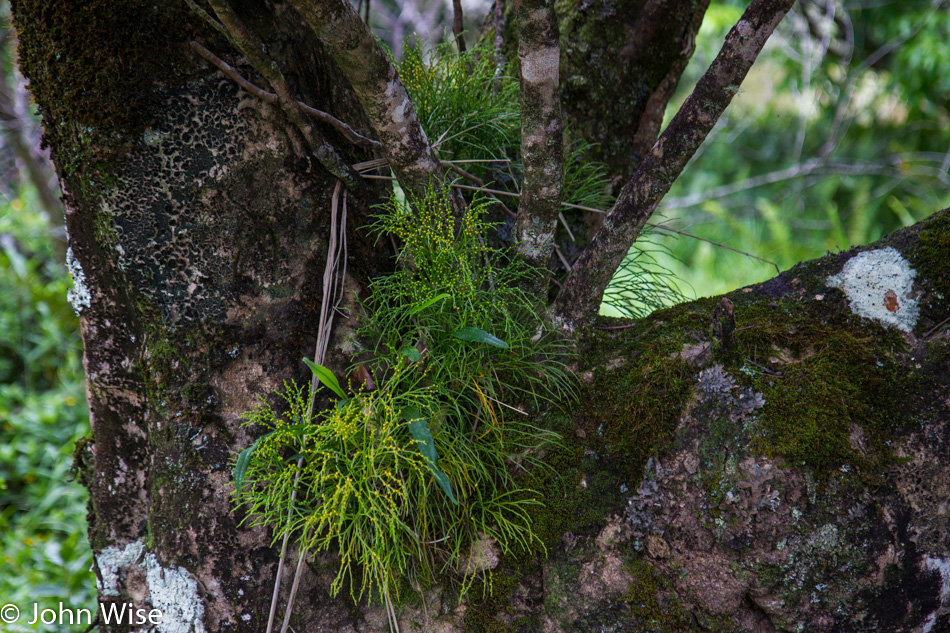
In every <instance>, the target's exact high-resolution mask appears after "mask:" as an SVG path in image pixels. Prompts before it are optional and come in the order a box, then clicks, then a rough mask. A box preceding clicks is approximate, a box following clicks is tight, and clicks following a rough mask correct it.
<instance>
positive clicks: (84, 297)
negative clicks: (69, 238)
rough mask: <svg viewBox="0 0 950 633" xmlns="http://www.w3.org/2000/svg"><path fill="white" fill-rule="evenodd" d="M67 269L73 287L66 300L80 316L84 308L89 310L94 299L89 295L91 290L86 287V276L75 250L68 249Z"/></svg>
mask: <svg viewBox="0 0 950 633" xmlns="http://www.w3.org/2000/svg"><path fill="white" fill-rule="evenodd" d="M66 269H67V270H68V271H69V275H70V276H71V277H72V278H73V287H72V288H70V289H69V290H67V291H66V299H67V300H68V301H69V305H71V306H72V307H73V310H74V311H75V312H76V314H77V315H78V314H79V313H80V312H82V311H83V308H88V307H89V306H90V305H91V303H92V297H91V296H90V294H89V288H88V287H87V286H86V274H85V273H84V272H83V271H82V266H80V265H79V260H78V259H76V256H75V255H73V248H72V246H70V247H69V248H67V249H66Z"/></svg>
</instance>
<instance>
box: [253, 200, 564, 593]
mask: <svg viewBox="0 0 950 633" xmlns="http://www.w3.org/2000/svg"><path fill="white" fill-rule="evenodd" d="M484 214H485V206H484V205H481V204H474V205H471V206H469V208H468V210H467V212H466V213H465V215H464V216H463V217H462V218H459V219H458V220H456V219H455V218H454V217H453V215H452V210H451V206H450V205H449V203H448V199H447V197H446V195H445V192H444V191H430V192H429V194H428V195H427V196H426V198H425V199H424V200H418V201H413V203H412V204H411V205H404V204H400V203H398V202H396V201H395V200H393V201H392V203H391V204H390V205H389V208H388V209H387V212H386V213H384V214H383V215H380V216H379V217H378V218H377V221H376V224H375V229H376V230H377V231H379V232H381V233H382V232H385V233H388V234H389V235H392V236H394V237H395V238H396V239H398V240H399V242H400V244H401V246H402V248H401V251H400V257H399V263H400V268H399V269H398V270H397V271H396V272H395V273H393V274H392V275H390V276H388V277H383V278H380V279H377V280H375V281H374V282H373V284H372V285H371V288H370V294H369V297H368V298H367V299H366V301H365V302H364V303H363V304H362V306H361V312H362V314H361V320H362V328H361V330H360V331H359V333H358V336H357V339H358V340H359V341H361V342H363V343H365V347H364V348H363V352H362V354H361V360H360V362H358V363H357V367H359V368H362V370H363V372H364V375H370V376H372V378H373V388H370V387H368V386H367V385H361V386H357V387H356V388H355V389H354V391H353V392H352V393H351V394H347V393H346V391H345V390H344V389H343V388H342V387H341V386H340V385H339V383H338V381H337V380H336V378H335V377H334V376H333V375H332V374H331V373H330V372H329V371H328V370H327V369H326V368H323V367H321V366H319V365H315V364H313V363H308V364H309V365H310V366H311V368H312V369H313V370H314V372H315V374H316V376H317V378H318V379H319V380H320V382H322V383H323V384H324V385H326V386H328V387H329V388H330V389H331V390H332V391H333V392H335V394H336V396H337V397H339V398H340V399H339V401H338V402H337V403H336V406H335V407H332V408H330V409H328V410H325V411H322V412H319V413H317V414H316V415H313V416H311V415H310V414H309V411H310V410H311V408H310V407H311V402H310V398H311V397H313V394H311V393H310V392H309V389H307V388H299V387H296V386H292V385H291V386H288V387H287V389H286V390H285V392H284V393H283V394H282V396H283V399H284V410H283V411H282V412H280V413H278V412H277V411H275V409H274V408H272V407H271V406H270V405H268V404H266V403H265V404H262V405H261V406H260V407H259V408H258V409H256V410H254V411H251V412H249V413H248V414H247V422H248V424H252V425H255V426H257V427H258V428H261V429H263V430H264V431H265V432H266V434H265V435H264V436H263V437H262V438H261V439H260V440H258V442H257V443H256V444H255V446H254V448H253V454H251V453H250V452H249V451H245V453H243V454H242V455H241V456H240V457H239V460H238V468H237V469H236V476H237V477H239V491H238V500H239V502H240V503H241V504H243V505H244V506H246V508H247V510H248V512H249V515H250V517H251V519H250V520H251V521H252V522H253V523H254V524H264V525H269V526H271V527H272V528H273V530H274V535H275V538H282V537H283V536H284V535H285V534H287V533H290V534H292V535H295V538H297V539H299V543H300V546H301V548H302V549H303V550H305V551H309V552H313V551H321V550H327V549H330V548H331V547H336V548H338V549H339V553H340V567H339V571H338V574H337V576H336V578H335V580H334V582H333V584H332V586H331V590H332V592H334V593H336V592H339V591H340V590H341V589H343V588H344V587H347V586H348V587H349V588H350V591H351V593H352V594H353V596H354V597H355V598H359V597H362V596H363V595H364V594H368V595H369V596H370V597H372V596H387V597H388V596H394V597H397V598H398V590H399V586H400V581H401V580H402V579H405V578H407V577H410V578H414V579H416V581H417V582H419V583H424V582H427V581H428V580H429V579H431V578H433V576H434V575H436V574H439V573H444V574H447V575H448V577H449V578H455V579H456V580H457V581H458V582H459V588H460V593H462V594H464V593H465V591H467V589H468V588H469V587H470V586H471V583H472V582H473V581H474V580H475V579H476V578H479V577H481V578H482V579H483V580H485V581H486V586H487V587H490V576H489V575H488V574H487V571H486V570H485V568H483V567H482V566H481V565H479V563H478V561H477V558H478V555H477V553H473V552H474V551H475V550H477V549H478V546H477V545H475V544H476V543H478V542H480V540H481V539H484V538H486V537H487V538H490V539H491V540H492V541H494V542H495V543H496V544H497V545H498V547H499V549H500V550H501V551H502V552H503V553H507V552H509V551H512V550H523V549H526V548H530V547H532V546H540V541H539V540H538V539H537V537H536V536H535V534H534V532H533V531H532V525H531V519H530V514H529V511H530V510H531V508H532V506H536V505H539V503H540V502H539V501H538V500H537V499H536V498H535V493H534V492H533V491H531V490H527V489H524V488H521V487H519V484H518V482H517V481H516V480H515V473H516V472H517V470H518V468H529V467H531V466H538V465H539V464H538V462H537V461H536V458H535V457H534V455H536V454H537V452H538V451H539V450H540V449H542V448H543V447H544V446H545V445H546V444H548V443H550V442H552V441H556V435H554V434H553V433H551V432H549V431H545V430H543V429H540V428H537V427H536V426H534V425H532V424H531V423H530V419H531V418H530V417H529V416H528V413H527V410H528V408H529V407H530V408H534V409H536V408H537V407H538V406H542V405H543V404H544V403H547V402H553V401H557V400H560V399H562V398H566V397H571V396H572V395H573V387H572V383H571V380H570V378H569V377H568V373H567V372H566V370H565V368H564V367H563V365H562V364H561V358H562V357H563V355H564V353H565V352H566V349H565V348H564V347H563V345H562V344H561V343H560V342H559V340H558V339H557V338H556V336H555V333H554V332H553V331H552V330H550V329H548V327H547V326H545V325H544V323H543V321H542V320H541V318H540V316H539V315H538V314H537V313H536V312H535V306H534V305H533V304H532V300H531V299H530V298H529V297H528V296H527V295H526V294H524V293H523V292H522V291H521V290H519V289H518V288H517V283H518V281H519V280H521V279H522V278H524V277H525V276H526V275H530V274H535V273H534V272H533V271H530V270H527V269H525V268H524V267H523V266H522V265H520V264H516V263H513V262H507V261H505V260H504V258H503V255H502V253H501V252H499V251H495V250H493V249H490V248H488V247H486V246H485V245H484V244H485V233H486V231H487V229H488V228H489V225H488V224H487V223H486V222H485V220H484ZM298 465H299V466H298ZM295 486H296V488H297V497H296V500H294V501H292V495H293V490H294V488H295Z"/></svg>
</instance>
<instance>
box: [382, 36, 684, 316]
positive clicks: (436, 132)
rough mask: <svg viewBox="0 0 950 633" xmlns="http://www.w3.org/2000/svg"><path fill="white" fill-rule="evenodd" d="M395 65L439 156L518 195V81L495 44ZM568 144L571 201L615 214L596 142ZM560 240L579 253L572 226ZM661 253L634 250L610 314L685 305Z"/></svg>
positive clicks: (611, 298) (570, 219)
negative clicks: (501, 63)
mask: <svg viewBox="0 0 950 633" xmlns="http://www.w3.org/2000/svg"><path fill="white" fill-rule="evenodd" d="M394 63H395V64H396V67H397V70H398V71H399V75H400V77H401V78H402V80H403V83H404V84H405V85H406V89H407V90H408V92H409V96H410V97H412V100H413V104H414V105H415V106H416V110H417V112H418V115H419V120H420V122H421V123H422V127H423V129H425V131H426V134H427V136H428V137H429V138H430V139H432V141H433V143H434V144H435V146H436V149H437V151H438V152H439V155H440V156H441V157H442V158H443V159H445V160H455V161H459V162H462V163H464V164H465V169H466V170H468V171H469V172H471V173H473V174H475V175H477V176H478V177H480V178H482V179H483V180H486V181H489V182H490V183H491V184H490V186H491V187H492V188H500V189H503V190H507V191H510V192H512V193H517V192H518V190H519V189H518V186H519V185H518V183H519V182H520V179H521V161H520V155H519V143H520V102H519V87H518V81H517V79H516V78H515V77H514V76H512V75H513V74H514V73H510V72H509V73H507V74H506V73H502V72H501V69H500V68H499V67H498V65H497V58H496V56H495V52H494V50H493V49H492V48H491V46H490V45H489V44H488V43H487V42H482V43H481V44H478V45H476V46H475V48H473V49H472V50H470V51H468V52H464V53H461V54H459V53H457V52H456V51H455V50H454V49H453V48H452V46H451V44H450V43H448V42H443V43H441V44H438V45H432V46H424V45H422V44H417V45H415V46H406V47H405V49H404V53H403V59H402V60H401V61H395V60H394ZM565 139H566V147H565V152H564V195H563V199H564V201H565V202H570V203H573V204H576V205H581V206H586V207H592V208H595V209H607V208H609V207H610V205H611V204H612V198H611V196H610V194H609V190H610V179H609V177H608V174H607V169H606V167H605V166H604V165H603V164H602V163H600V162H598V161H595V160H591V159H590V158H589V154H590V150H591V148H592V146H591V144H590V143H588V142H587V141H585V140H584V139H582V138H577V137H574V136H573V135H572V134H571V132H570V130H567V131H566V132H565ZM469 184H470V183H469ZM590 213H591V212H590V211H582V210H573V209H572V210H568V209H565V210H564V217H565V222H566V223H568V224H569V225H571V226H574V230H575V231H576V230H577V229H578V228H579V227H583V226H585V225H586V224H589V223H588V222H586V218H585V217H584V216H587V215H589V214H590ZM557 237H558V241H559V243H560V247H561V250H562V252H564V253H568V254H569V255H571V254H576V253H577V252H579V247H578V245H577V244H576V239H575V236H574V234H573V233H572V232H570V231H568V230H567V228H566V227H565V226H564V224H560V225H559V226H558V236H557ZM585 237H586V236H585ZM658 248H661V247H657V246H656V245H655V244H653V243H651V242H650V241H649V240H647V239H644V240H642V241H640V242H638V243H637V244H635V245H634V246H633V248H631V250H630V256H629V257H628V258H627V259H626V260H625V261H624V264H623V266H622V267H621V270H620V271H618V275H617V277H616V279H615V281H614V283H613V285H612V287H611V289H610V291H609V292H608V293H607V294H606V296H605V297H604V304H605V305H606V306H609V308H608V310H613V311H614V312H617V313H620V314H624V315H627V316H645V315H646V314H649V313H650V312H651V311H653V310H654V309H657V308H660V307H665V306H669V305H672V304H674V303H677V302H679V301H680V300H682V298H683V295H682V294H681V293H680V292H679V290H678V288H677V287H676V283H675V280H674V279H673V276H672V274H671V273H670V272H669V270H668V269H667V268H665V267H664V266H662V265H660V264H659V263H658V262H657V260H656V258H655V257H654V252H655V251H656V250H657V249H658ZM562 272H563V273H565V274H566V272H567V271H566V270H564V271H562Z"/></svg>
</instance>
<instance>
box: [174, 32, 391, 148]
mask: <svg viewBox="0 0 950 633" xmlns="http://www.w3.org/2000/svg"><path fill="white" fill-rule="evenodd" d="M191 48H193V49H194V50H195V52H196V53H198V54H199V55H201V56H202V57H203V58H204V59H205V61H207V62H208V63H210V64H211V65H213V66H216V67H217V68H218V70H220V71H221V72H223V73H224V74H225V75H226V76H227V77H229V78H230V79H231V81H233V82H234V83H236V84H237V85H239V86H241V88H243V89H244V90H246V91H247V92H249V93H250V94H252V95H254V96H255V97H257V98H258V99H260V100H261V101H266V102H267V103H274V104H276V103H278V101H279V98H278V97H277V95H276V94H274V93H273V92H267V91H266V90H264V89H263V88H260V87H259V86H257V85H255V84H254V83H252V82H250V81H248V80H247V79H245V78H244V76H243V75H241V73H239V72H238V71H237V69H235V68H234V67H233V66H231V65H230V64H228V63H227V62H225V61H224V60H222V59H220V58H219V57H218V56H217V55H215V54H214V53H212V52H211V51H209V50H208V49H207V48H205V47H204V46H202V45H201V44H199V43H198V42H192V43H191ZM297 104H298V105H299V106H300V107H301V109H303V111H304V112H306V113H307V114H309V115H310V116H312V117H314V118H316V119H320V120H321V121H323V122H324V123H327V124H329V125H332V126H333V127H334V128H336V130H337V131H338V132H339V133H340V134H342V135H343V136H344V137H345V138H346V140H348V141H349V142H351V143H353V144H354V145H358V146H360V147H364V148H366V149H369V150H380V148H381V147H382V146H381V145H380V143H379V141H374V140H373V139H371V138H366V137H365V136H363V135H362V134H360V133H359V132H357V131H356V130H354V129H353V128H351V127H350V126H349V125H347V124H346V123H344V122H343V121H341V120H339V119H338V118H336V117H335V116H333V115H332V114H327V113H326V112H323V111H322V110H317V109H316V108H314V107H312V106H308V105H307V104H306V103H304V102H303V101H298V102H297Z"/></svg>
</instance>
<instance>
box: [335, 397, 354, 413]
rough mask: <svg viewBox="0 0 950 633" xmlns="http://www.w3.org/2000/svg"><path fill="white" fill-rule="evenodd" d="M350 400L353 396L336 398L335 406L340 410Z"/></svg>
mask: <svg viewBox="0 0 950 633" xmlns="http://www.w3.org/2000/svg"><path fill="white" fill-rule="evenodd" d="M352 400H353V398H343V399H342V400H337V401H336V408H337V409H339V410H340V411H342V410H343V408H344V407H346V405H348V404H350V402H351V401H352Z"/></svg>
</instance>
